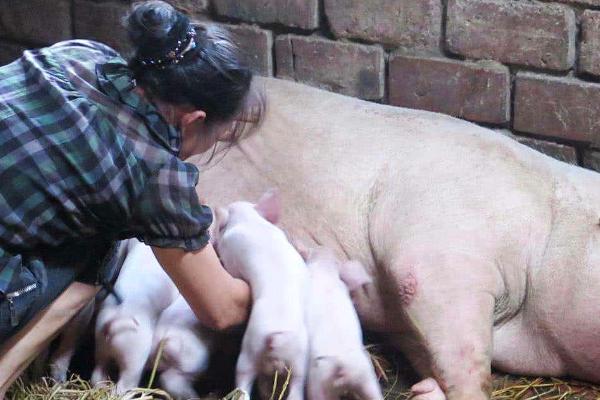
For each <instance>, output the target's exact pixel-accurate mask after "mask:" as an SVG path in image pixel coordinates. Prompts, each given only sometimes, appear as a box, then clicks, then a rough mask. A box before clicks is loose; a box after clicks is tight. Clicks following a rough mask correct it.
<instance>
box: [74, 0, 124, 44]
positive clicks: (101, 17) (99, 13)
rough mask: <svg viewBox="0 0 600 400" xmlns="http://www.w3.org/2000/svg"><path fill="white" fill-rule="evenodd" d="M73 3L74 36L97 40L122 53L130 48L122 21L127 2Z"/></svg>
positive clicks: (85, 1) (90, 1)
mask: <svg viewBox="0 0 600 400" xmlns="http://www.w3.org/2000/svg"><path fill="white" fill-rule="evenodd" d="M74 5H75V6H74V15H73V18H74V22H75V37H76V38H80V39H92V40H97V41H99V42H102V43H104V44H107V45H109V46H110V47H112V48H114V49H115V50H117V51H119V52H122V53H127V52H128V51H129V50H130V45H129V41H128V39H127V31H126V30H125V27H124V26H123V23H122V19H123V17H124V16H125V15H127V13H128V12H129V10H130V6H129V5H128V4H127V3H125V2H122V1H109V2H101V3H98V2H96V1H92V0H75V3H74Z"/></svg>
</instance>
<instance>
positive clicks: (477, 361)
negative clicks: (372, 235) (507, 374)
mask: <svg viewBox="0 0 600 400" xmlns="http://www.w3.org/2000/svg"><path fill="white" fill-rule="evenodd" d="M411 261H412V262H411V263H410V264H404V265H401V266H399V268H398V271H401V272H399V273H398V275H397V276H396V277H395V279H394V280H393V281H394V282H395V284H397V285H398V286H397V288H396V289H397V291H398V293H399V294H400V296H399V298H400V301H401V303H402V304H400V305H401V306H402V308H403V309H404V311H405V313H406V317H407V320H408V324H409V326H410V327H411V328H412V331H413V334H414V336H415V337H416V338H417V340H418V341H419V342H421V344H422V345H423V346H424V348H425V351H426V355H427V356H428V360H429V363H430V364H431V365H429V368H428V369H429V372H430V375H429V376H432V377H434V378H435V380H436V381H437V382H438V383H439V385H440V386H441V388H442V389H443V391H444V393H445V394H446V397H447V398H448V400H485V399H489V396H490V391H491V352H492V322H493V311H494V302H495V300H494V297H495V293H497V292H498V288H497V287H496V281H495V275H494V271H496V269H495V268H493V267H492V268H487V266H485V265H482V264H479V263H477V262H475V261H480V260H472V259H470V258H468V257H453V256H448V255H443V256H438V257H435V256H432V255H431V254H429V255H426V256H424V257H422V258H417V259H413V260H411ZM405 350H408V354H407V355H408V357H409V358H411V359H412V360H414V359H415V358H419V355H415V354H412V355H411V354H410V353H411V350H410V348H408V349H406V347H405ZM417 351H419V350H417ZM418 369H420V371H421V372H423V368H418ZM425 398H427V399H429V397H425Z"/></svg>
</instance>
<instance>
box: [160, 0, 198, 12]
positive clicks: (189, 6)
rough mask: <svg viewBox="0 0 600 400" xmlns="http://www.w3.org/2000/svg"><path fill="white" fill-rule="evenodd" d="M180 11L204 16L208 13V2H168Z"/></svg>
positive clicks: (195, 0) (173, 0) (193, 0)
mask: <svg viewBox="0 0 600 400" xmlns="http://www.w3.org/2000/svg"><path fill="white" fill-rule="evenodd" d="M166 1H167V2H168V3H169V4H171V5H173V6H174V7H176V8H177V9H178V10H181V11H184V12H187V13H188V14H191V15H194V14H204V13H206V12H208V0H166Z"/></svg>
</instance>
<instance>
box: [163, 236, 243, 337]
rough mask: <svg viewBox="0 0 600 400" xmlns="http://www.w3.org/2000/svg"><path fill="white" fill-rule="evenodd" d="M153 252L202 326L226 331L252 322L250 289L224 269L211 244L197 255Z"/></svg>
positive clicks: (181, 251)
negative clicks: (246, 322)
mask: <svg viewBox="0 0 600 400" xmlns="http://www.w3.org/2000/svg"><path fill="white" fill-rule="evenodd" d="M153 251H154V254H155V255H156V258H157V259H158V261H159V263H160V264H161V265H162V266H163V268H164V269H165V271H166V272H167V274H169V276H170V277H171V279H172V280H173V282H174V283H175V285H176V286H177V288H178V289H179V291H180V292H181V294H182V295H183V297H184V298H185V299H186V300H187V302H188V304H189V305H190V307H191V308H192V310H193V311H194V313H195V314H196V316H197V317H198V319H199V320H200V322H201V323H203V324H205V325H207V326H208V327H210V328H213V329H216V330H224V329H227V328H230V327H233V326H236V325H240V324H242V323H244V322H245V321H246V320H247V319H248V313H249V310H250V304H251V294H250V287H249V286H248V284H246V282H244V281H242V280H240V279H235V278H233V277H232V276H231V275H230V274H229V273H228V272H227V271H226V270H225V269H224V268H223V266H222V265H221V262H220V261H219V258H218V257H217V255H216V253H215V250H214V249H213V247H212V245H211V244H208V245H206V246H205V247H204V248H203V249H202V250H198V251H195V252H185V251H184V250H182V249H164V248H158V247H154V248H153Z"/></svg>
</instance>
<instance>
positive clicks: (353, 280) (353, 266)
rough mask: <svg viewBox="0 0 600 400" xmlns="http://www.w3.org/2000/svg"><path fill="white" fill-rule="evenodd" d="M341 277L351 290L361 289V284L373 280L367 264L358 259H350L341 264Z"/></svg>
mask: <svg viewBox="0 0 600 400" xmlns="http://www.w3.org/2000/svg"><path fill="white" fill-rule="evenodd" d="M339 268H340V271H339V272H340V279H341V280H342V281H343V282H344V283H345V284H346V286H347V287H348V290H349V291H351V292H352V291H354V290H356V289H359V288H360V287H361V286H363V285H366V284H369V283H371V282H373V279H371V277H370V276H369V274H368V273H367V270H366V269H365V266H364V265H363V264H362V263H361V262H360V261H356V260H350V261H347V262H345V263H343V264H342V265H340V267H339Z"/></svg>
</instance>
